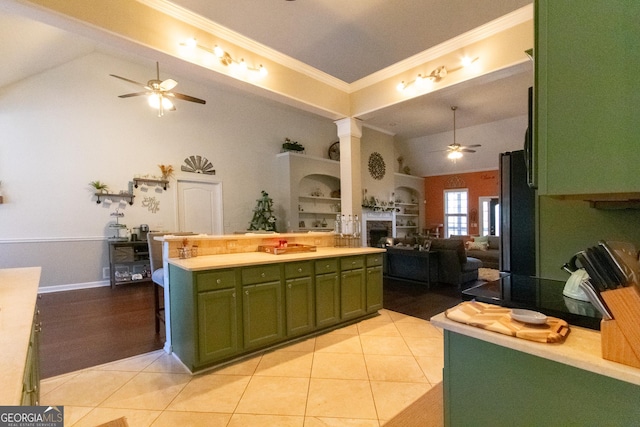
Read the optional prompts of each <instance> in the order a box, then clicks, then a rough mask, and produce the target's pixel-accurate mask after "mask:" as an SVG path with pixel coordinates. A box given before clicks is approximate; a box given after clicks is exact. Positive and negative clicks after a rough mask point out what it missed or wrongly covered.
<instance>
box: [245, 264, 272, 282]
mask: <svg viewBox="0 0 640 427" xmlns="http://www.w3.org/2000/svg"><path fill="white" fill-rule="evenodd" d="M276 280H280V264H273V265H259V266H256V267H245V268H243V269H242V284H243V285H252V284H254V283H264V282H273V281H276Z"/></svg>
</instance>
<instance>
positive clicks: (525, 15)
mask: <svg viewBox="0 0 640 427" xmlns="http://www.w3.org/2000/svg"><path fill="white" fill-rule="evenodd" d="M532 19H533V4H529V5H527V6H524V7H521V8H520V9H518V10H515V11H513V12H511V13H508V14H506V15H504V16H502V17H500V18H497V19H494V20H493V21H491V22H488V23H486V24H484V25H481V26H480V27H477V28H474V29H473V30H469V31H467V32H466V33H463V34H460V35H459V36H457V37H454V38H452V39H450V40H447V41H445V42H443V43H440V44H439V45H436V46H433V47H431V48H429V49H427V50H425V51H422V52H420V53H417V54H415V55H413V56H411V57H409V58H407V59H404V60H402V61H400V62H396V63H395V64H393V65H390V66H388V67H387V68H383V69H382V70H380V71H376V72H375V73H372V74H369V75H368V76H366V77H363V78H361V79H360V80H356V81H355V82H353V83H351V85H350V88H349V89H350V92H355V91H358V90H361V89H364V88H366V87H369V86H371V85H373V84H376V83H380V82H381V81H383V80H386V79H389V78H392V77H395V76H397V75H398V74H400V73H402V72H404V71H406V70H410V69H412V68H415V67H418V66H420V65H423V64H425V63H427V62H430V61H434V60H436V59H438V58H440V57H442V56H444V55H446V54H448V53H451V52H453V51H455V50H458V49H462V48H464V47H465V46H468V45H470V44H472V43H475V42H478V41H480V40H483V39H486V38H487V37H490V36H493V35H495V34H498V33H500V32H502V31H505V30H507V29H509V28H512V27H515V26H516V25H519V24H522V23H524V22H527V21H530V20H532Z"/></svg>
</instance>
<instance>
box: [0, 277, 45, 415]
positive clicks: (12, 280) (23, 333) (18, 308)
mask: <svg viewBox="0 0 640 427" xmlns="http://www.w3.org/2000/svg"><path fill="white" fill-rule="evenodd" d="M40 272H41V268H40V267H25V268H6V269H0V295H1V296H2V298H1V300H2V301H3V303H2V306H1V307H0V310H1V312H0V316H1V317H0V319H1V321H0V346H1V347H2V357H0V378H2V383H3V387H2V389H1V390H0V404H1V405H9V406H16V405H20V402H21V400H22V387H23V382H22V380H23V377H24V370H25V363H26V361H27V352H28V350H29V337H30V336H31V329H32V328H33V313H34V310H35V306H36V300H37V298H38V286H39V284H40Z"/></svg>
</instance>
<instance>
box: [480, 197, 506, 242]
mask: <svg viewBox="0 0 640 427" xmlns="http://www.w3.org/2000/svg"><path fill="white" fill-rule="evenodd" d="M493 200H497V201H498V204H499V203H500V197H498V196H480V197H478V234H479V235H482V223H483V221H484V214H483V210H482V204H483V202H489V203H491V201H493ZM500 209H502V206H501V207H500ZM496 221H497V223H496V224H497V225H498V227H499V226H500V218H496ZM496 232H497V233H499V232H500V230H499V229H498V230H496ZM496 235H499V234H496Z"/></svg>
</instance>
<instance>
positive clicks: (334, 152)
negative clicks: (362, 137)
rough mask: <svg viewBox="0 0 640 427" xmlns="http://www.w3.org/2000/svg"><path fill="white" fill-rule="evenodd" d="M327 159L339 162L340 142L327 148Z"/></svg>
mask: <svg viewBox="0 0 640 427" xmlns="http://www.w3.org/2000/svg"><path fill="white" fill-rule="evenodd" d="M329 158H330V159H331V160H340V141H336V142H334V143H333V144H331V145H330V146H329Z"/></svg>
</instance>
